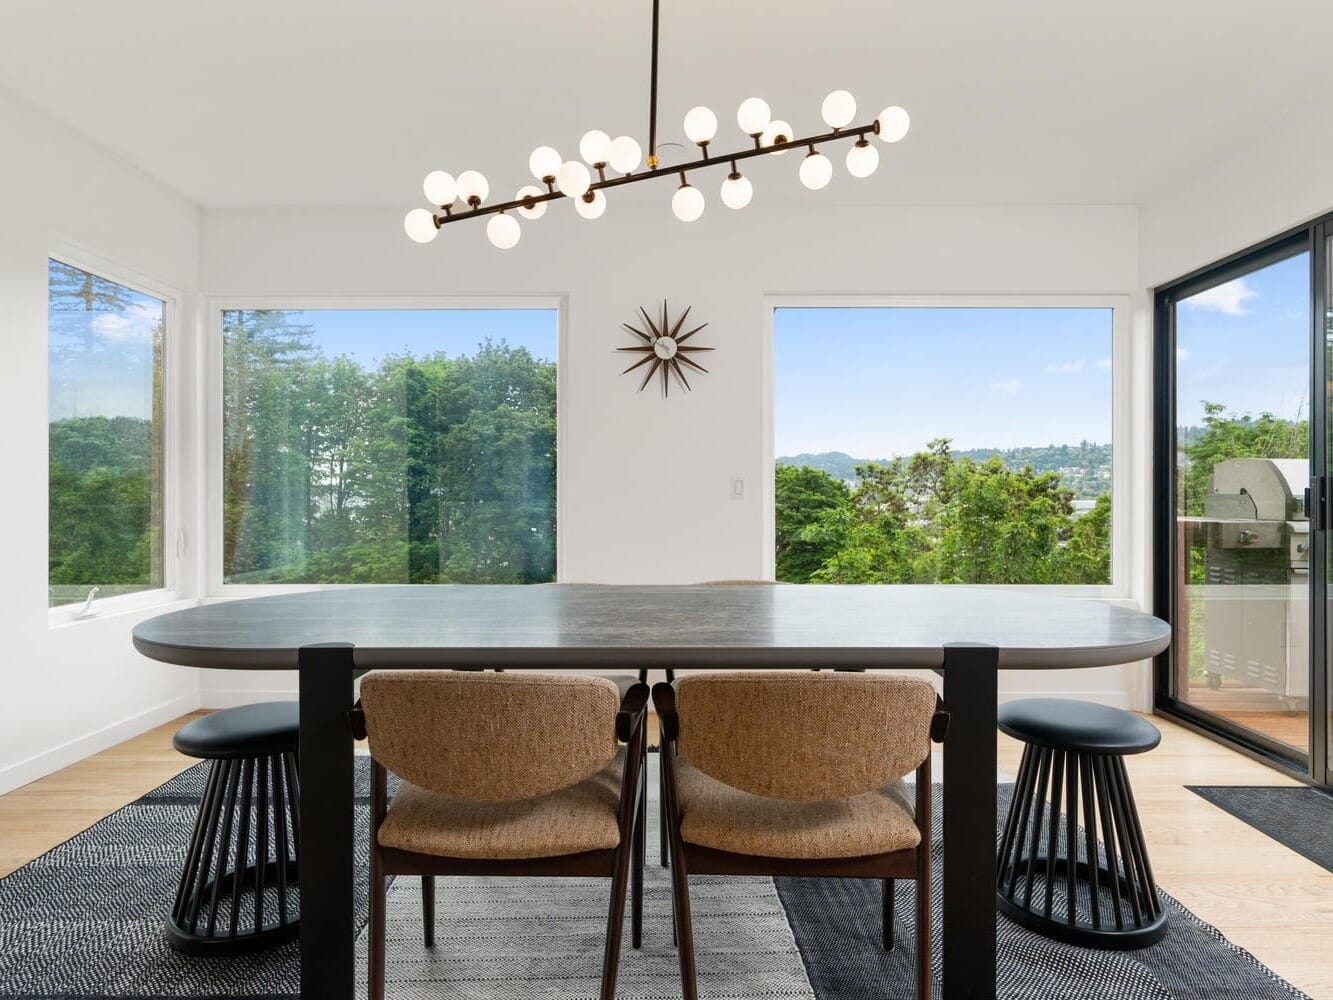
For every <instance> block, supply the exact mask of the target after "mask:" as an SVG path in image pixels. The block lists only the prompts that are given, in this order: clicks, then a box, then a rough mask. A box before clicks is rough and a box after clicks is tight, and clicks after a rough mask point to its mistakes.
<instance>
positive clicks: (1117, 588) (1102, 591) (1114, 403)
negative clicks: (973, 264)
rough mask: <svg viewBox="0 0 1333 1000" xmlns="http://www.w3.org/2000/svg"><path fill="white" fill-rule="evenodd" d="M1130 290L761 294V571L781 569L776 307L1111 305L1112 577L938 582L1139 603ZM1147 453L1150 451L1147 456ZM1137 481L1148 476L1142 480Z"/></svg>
mask: <svg viewBox="0 0 1333 1000" xmlns="http://www.w3.org/2000/svg"><path fill="white" fill-rule="evenodd" d="M1130 306H1131V301H1130V296H1129V295H1116V294H1107V295H1055V294H1052V295H1043V294H1033V295H971V294H968V295H838V294H810V295H779V294H771V295H766V296H764V326H765V331H764V341H763V350H764V358H763V371H764V392H763V407H764V410H763V441H764V455H763V462H764V466H763V468H764V474H763V494H762V503H763V518H764V525H763V537H764V573H765V575H766V576H767V577H768V578H770V579H771V578H773V577H774V575H775V573H776V569H777V552H776V544H777V524H776V519H777V499H776V496H775V489H774V476H773V469H774V463H775V462H776V460H777V452H776V442H775V441H774V428H775V419H774V411H775V406H776V403H775V400H774V374H775V372H774V362H775V357H774V353H775V352H774V314H775V313H776V311H777V310H778V309H791V308H797V309H799V308H806V309H810V308H817V309H836V308H850V309H874V308H886V309H894V308H897V309H1006V308H1008V309H1034V308H1046V309H1109V310H1111V345H1110V347H1111V581H1110V583H1106V584H1045V583H1022V584H989V583H957V584H934V585H932V586H948V587H979V588H980V587H984V588H986V589H990V590H1010V591H1018V592H1031V593H1036V594H1051V595H1056V596H1063V597H1082V598H1098V599H1101V600H1107V601H1114V602H1117V603H1123V604H1125V605H1127V606H1135V607H1136V606H1137V605H1138V603H1139V602H1138V600H1137V599H1136V597H1135V594H1134V592H1133V587H1132V572H1133V562H1132V547H1133V545H1134V540H1135V537H1136V536H1143V537H1146V535H1144V528H1145V527H1146V525H1136V524H1134V523H1133V522H1132V520H1131V519H1132V517H1133V508H1134V505H1133V499H1134V498H1133V497H1132V496H1131V491H1133V490H1134V489H1135V476H1134V469H1135V467H1136V466H1135V463H1136V462H1139V461H1140V460H1141V455H1142V454H1143V449H1142V447H1141V446H1140V445H1139V443H1138V442H1137V441H1136V440H1135V439H1134V437H1133V427H1134V424H1133V410H1134V405H1133V398H1134V397H1133V395H1132V389H1133V385H1132V369H1131V366H1132V363H1133V345H1132V343H1131V338H1130V313H1131V308H1130ZM1144 457H1146V456H1144ZM1139 478H1140V481H1141V480H1142V478H1143V477H1139Z"/></svg>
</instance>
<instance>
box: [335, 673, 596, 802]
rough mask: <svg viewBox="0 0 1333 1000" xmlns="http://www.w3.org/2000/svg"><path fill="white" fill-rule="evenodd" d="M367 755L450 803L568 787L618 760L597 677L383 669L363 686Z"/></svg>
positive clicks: (509, 797)
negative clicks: (450, 799) (615, 757)
mask: <svg viewBox="0 0 1333 1000" xmlns="http://www.w3.org/2000/svg"><path fill="white" fill-rule="evenodd" d="M361 708H362V711H363V712H364V713H365V717H366V737H367V739H368V740H369V741H370V755H371V756H372V757H374V758H375V760H377V761H379V762H380V763H381V764H383V765H384V766H385V767H387V768H388V769H389V770H390V771H393V772H394V773H395V774H397V775H398V776H399V777H401V778H403V779H404V780H405V781H409V782H411V783H412V784H414V785H417V786H418V787H420V788H425V789H427V790H429V791H432V792H436V793H438V794H440V795H447V796H449V797H451V798H459V799H470V800H473V801H481V802H514V801H517V800H519V799H530V798H534V797H536V796H538V795H546V794H547V793H549V792H555V791H559V790H560V789H562V788H568V787H569V786H570V785H574V784H577V783H578V782H580V781H582V780H584V779H585V778H589V777H591V776H592V775H594V774H596V773H597V772H598V771H600V770H601V769H602V768H604V767H605V766H606V765H607V764H608V763H609V762H610V761H611V759H612V757H614V756H615V753H616V712H617V711H618V710H619V708H620V695H619V691H618V690H617V688H616V685H615V684H614V683H613V682H612V681H609V680H606V679H605V678H602V677H579V676H559V675H552V674H528V673H504V674H495V673H491V674H484V673H471V672H454V671H447V670H445V671H439V670H410V671H409V670H401V671H400V670H386V671H381V672H379V673H373V674H369V675H367V676H366V677H365V678H364V679H363V680H362V681H361Z"/></svg>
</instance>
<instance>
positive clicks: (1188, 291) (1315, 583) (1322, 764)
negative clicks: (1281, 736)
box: [1152, 213, 1333, 785]
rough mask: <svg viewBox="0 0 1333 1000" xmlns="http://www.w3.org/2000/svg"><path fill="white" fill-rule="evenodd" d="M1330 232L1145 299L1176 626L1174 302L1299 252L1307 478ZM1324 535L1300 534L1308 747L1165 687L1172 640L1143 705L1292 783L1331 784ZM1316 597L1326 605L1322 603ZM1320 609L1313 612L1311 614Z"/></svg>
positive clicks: (1160, 586)
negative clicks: (1304, 256)
mask: <svg viewBox="0 0 1333 1000" xmlns="http://www.w3.org/2000/svg"><path fill="white" fill-rule="evenodd" d="M1329 237H1333V213H1330V214H1327V215H1323V216H1320V217H1318V218H1315V219H1313V220H1311V221H1309V222H1307V223H1304V224H1302V225H1300V226H1296V227H1294V228H1292V229H1289V230H1286V231H1285V232H1282V233H1279V234H1278V235H1276V236H1273V237H1271V238H1269V239H1266V240H1263V241H1262V242H1259V243H1256V244H1254V245H1252V246H1249V247H1246V248H1245V249H1244V250H1241V251H1238V252H1237V253H1234V254H1231V255H1229V256H1227V257H1224V258H1222V259H1221V260H1218V261H1214V262H1213V263H1211V264H1208V265H1205V266H1204V267H1201V268H1198V269H1196V270H1194V271H1191V272H1189V273H1188V274H1186V275H1183V276H1181V277H1179V278H1176V279H1174V280H1172V281H1169V282H1166V283H1164V284H1162V285H1159V286H1157V287H1156V288H1154V289H1153V290H1152V295H1153V372H1152V385H1153V468H1152V483H1153V498H1154V503H1153V511H1152V556H1153V595H1152V596H1153V613H1154V614H1155V615H1157V616H1158V617H1159V618H1162V619H1164V620H1165V621H1167V622H1168V623H1169V624H1170V625H1171V626H1172V628H1173V629H1174V628H1175V626H1176V611H1177V609H1176V607H1175V580H1174V578H1173V574H1174V571H1175V566H1176V551H1175V550H1176V523H1175V522H1176V500H1177V498H1176V430H1177V428H1176V388H1177V386H1176V363H1177V362H1176V327H1175V313H1176V309H1175V307H1176V305H1177V304H1178V303H1179V302H1180V301H1181V300H1182V299H1186V298H1189V297H1190V296H1192V295H1195V294H1197V293H1198V292H1201V291H1204V290H1206V289H1208V288H1212V287H1215V286H1217V285H1219V284H1224V283H1225V282H1227V281H1231V280H1234V279H1236V278H1239V277H1243V276H1245V275H1246V274H1250V273H1252V272H1254V271H1257V270H1260V269H1262V268H1264V267H1267V266H1269V265H1271V264H1275V263H1278V262H1279V261H1282V260H1288V259H1290V258H1292V257H1295V256H1297V255H1299V254H1301V253H1308V254H1309V261H1310V311H1309V323H1310V328H1309V331H1308V347H1309V352H1310V359H1309V368H1310V379H1311V381H1310V418H1309V419H1310V456H1309V460H1310V468H1311V474H1312V476H1319V475H1320V474H1321V473H1326V472H1327V471H1328V470H1329V466H1328V449H1329V441H1328V438H1329V437H1330V436H1331V435H1330V433H1329V423H1328V416H1329V412H1328V411H1329V405H1328V403H1329V401H1328V392H1327V391H1326V390H1325V389H1324V388H1323V387H1324V386H1326V385H1328V381H1327V379H1328V370H1327V369H1328V367H1329V366H1328V364H1327V362H1326V351H1325V349H1324V340H1323V333H1322V330H1321V329H1320V317H1323V316H1324V315H1325V304H1326V300H1327V298H1328V294H1329V292H1328V289H1327V287H1326V283H1327V252H1326V250H1327V240H1328V238H1329ZM1327 536H1328V532H1327V531H1317V530H1313V529H1312V530H1311V532H1310V554H1309V558H1310V576H1309V580H1310V590H1311V598H1312V599H1311V604H1310V616H1309V617H1310V637H1309V649H1310V652H1311V662H1310V664H1309V667H1310V670H1311V676H1310V697H1309V711H1308V725H1309V752H1308V754H1306V753H1302V752H1299V751H1297V750H1295V749H1294V748H1292V747H1290V746H1287V745H1286V744H1283V743H1280V742H1279V741H1277V740H1274V739H1272V738H1270V737H1267V736H1265V735H1263V734H1262V733H1259V732H1256V731H1255V730H1252V729H1248V728H1246V727H1244V726H1241V725H1238V724H1236V723H1234V722H1232V721H1230V720H1228V719H1226V718H1223V717H1222V716H1220V715H1217V714H1214V713H1211V712H1207V711H1204V710H1203V709H1200V708H1197V707H1195V706H1193V705H1191V704H1189V703H1188V702H1185V701H1183V700H1182V699H1180V698H1179V697H1177V694H1176V692H1175V691H1174V689H1173V688H1174V679H1175V672H1174V657H1175V643H1174V642H1173V643H1172V644H1171V645H1169V646H1168V647H1167V648H1166V649H1165V650H1164V651H1163V652H1161V653H1159V654H1158V655H1157V656H1156V657H1154V658H1153V710H1154V711H1155V712H1157V713H1158V714H1161V715H1164V716H1167V717H1168V718H1170V719H1172V720H1173V721H1175V722H1178V723H1181V724H1182V725H1184V726H1186V727H1187V728H1189V729H1192V730H1194V731H1196V732H1199V733H1201V734H1203V735H1205V736H1208V737H1211V738H1213V739H1217V740H1219V741H1221V742H1223V743H1225V744H1227V745H1228V746H1231V747H1232V748H1234V749H1236V750H1239V751H1240V752H1242V753H1244V754H1246V755H1247V756H1250V757H1253V758H1255V759H1257V760H1259V761H1261V762H1263V763H1265V764H1268V765H1270V766H1273V767H1275V768H1277V769H1279V770H1281V771H1284V772H1286V773H1288V774H1290V775H1292V776H1293V777H1296V778H1298V779H1301V780H1304V781H1307V782H1311V783H1315V784H1321V785H1329V784H1330V783H1333V776H1331V775H1330V769H1329V766H1328V764H1329V761H1328V745H1329V744H1328V740H1329V733H1328V730H1329V725H1330V720H1329V710H1330V706H1329V698H1328V693H1329V691H1328V682H1329V677H1328V674H1329V669H1328V665H1327V664H1324V665H1323V669H1315V667H1316V666H1318V665H1319V664H1320V660H1321V659H1323V657H1324V654H1323V653H1322V652H1320V653H1319V654H1318V655H1316V651H1325V650H1327V628H1328V620H1327V619H1328V617H1329V616H1328V614H1327V613H1326V612H1323V608H1324V604H1321V603H1317V602H1315V601H1314V600H1313V596H1314V595H1315V594H1318V593H1324V592H1326V590H1327V586H1328V537H1327ZM1325 603H1326V602H1325ZM1321 612H1323V613H1321Z"/></svg>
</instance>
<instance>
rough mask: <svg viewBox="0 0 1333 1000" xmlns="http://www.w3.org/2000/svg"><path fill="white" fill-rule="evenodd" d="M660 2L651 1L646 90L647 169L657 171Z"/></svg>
mask: <svg viewBox="0 0 1333 1000" xmlns="http://www.w3.org/2000/svg"><path fill="white" fill-rule="evenodd" d="M659 4H660V0H653V68H652V83H651V84H650V86H649V89H648V169H649V170H655V169H657V14H658V6H659Z"/></svg>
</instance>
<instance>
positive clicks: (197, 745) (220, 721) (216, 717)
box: [171, 701, 300, 758]
mask: <svg viewBox="0 0 1333 1000" xmlns="http://www.w3.org/2000/svg"><path fill="white" fill-rule="evenodd" d="M299 735H300V711H299V708H298V706H297V703H296V702H294V701H265V702H260V703H259V704H257V705H241V706H239V707H237V708H228V709H224V710H223V711H221V712H213V713H211V714H209V715H205V716H201V717H200V718H198V719H195V720H194V721H193V722H187V723H186V724H185V725H183V726H181V728H180V729H178V730H176V735H175V737H174V738H173V739H172V741H171V744H172V746H174V747H175V748H176V749H177V750H179V751H180V752H181V753H183V754H187V755H188V756H190V757H204V758H209V757H213V758H240V757H267V756H269V755H271V754H278V753H296V748H297V745H298V742H299Z"/></svg>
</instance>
